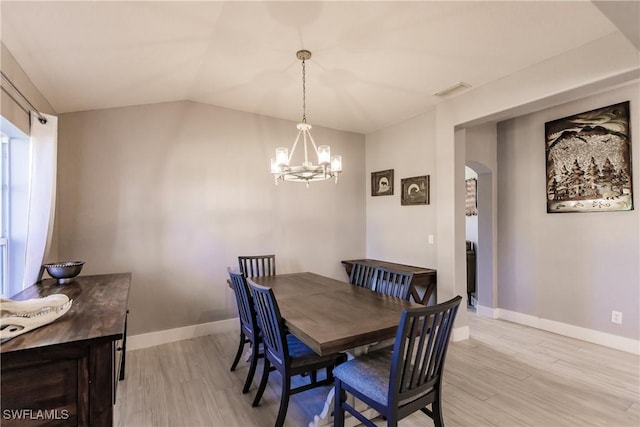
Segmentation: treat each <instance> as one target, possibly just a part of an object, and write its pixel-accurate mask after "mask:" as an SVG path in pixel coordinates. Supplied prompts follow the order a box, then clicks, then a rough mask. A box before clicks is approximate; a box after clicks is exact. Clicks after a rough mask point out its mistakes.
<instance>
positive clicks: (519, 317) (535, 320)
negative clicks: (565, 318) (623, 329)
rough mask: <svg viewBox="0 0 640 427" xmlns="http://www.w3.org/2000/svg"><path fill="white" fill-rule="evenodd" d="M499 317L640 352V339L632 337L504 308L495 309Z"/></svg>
mask: <svg viewBox="0 0 640 427" xmlns="http://www.w3.org/2000/svg"><path fill="white" fill-rule="evenodd" d="M495 310H496V311H497V312H498V318H499V319H503V320H508V321H509V322H514V323H519V324H521V325H525V326H531V327H533V328H537V329H542V330H544V331H549V332H553V333H556V334H559V335H564V336H567V337H571V338H576V339H579V340H582V341H587V342H590V343H593V344H598V345H602V346H605V347H609V348H613V349H616V350H621V351H624V352H627V353H633V354H640V341H638V340H634V339H632V338H626V337H620V336H617V335H613V334H608V333H606V332H600V331H595V330H593V329H587V328H583V327H580V326H575V325H569V324H567V323H561V322H556V321H555V320H549V319H543V318H541V317H535V316H531V315H529V314H523V313H517V312H515V311H509V310H505V309H502V308H498V309H495Z"/></svg>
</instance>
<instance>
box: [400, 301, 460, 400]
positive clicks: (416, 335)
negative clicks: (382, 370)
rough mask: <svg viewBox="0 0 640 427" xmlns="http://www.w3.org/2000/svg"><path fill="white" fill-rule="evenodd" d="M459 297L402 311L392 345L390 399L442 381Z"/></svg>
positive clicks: (420, 391) (407, 396) (412, 394)
mask: <svg viewBox="0 0 640 427" xmlns="http://www.w3.org/2000/svg"><path fill="white" fill-rule="evenodd" d="M461 300H462V297H460V296H457V297H455V298H453V299H451V300H449V301H447V302H444V303H442V304H438V305H435V306H430V307H420V308H409V309H405V310H404V311H403V313H402V317H401V319H400V325H399V326H398V331H397V333H396V339H395V344H394V347H393V360H392V365H391V374H390V378H389V392H388V393H389V394H388V399H389V400H388V401H389V402H400V401H403V400H406V399H410V398H411V397H412V396H417V395H419V394H420V393H423V392H425V391H428V390H429V389H431V388H432V387H434V386H435V385H436V384H437V383H439V382H440V381H441V378H442V371H443V367H444V360H445V356H446V353H447V348H448V346H449V340H450V338H451V331H452V330H453V322H454V320H455V317H456V314H457V312H458V307H459V305H460V301H461Z"/></svg>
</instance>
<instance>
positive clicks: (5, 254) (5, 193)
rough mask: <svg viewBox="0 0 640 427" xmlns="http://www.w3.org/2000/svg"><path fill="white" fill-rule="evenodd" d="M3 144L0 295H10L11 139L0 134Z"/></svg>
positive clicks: (0, 170) (0, 165)
mask: <svg viewBox="0 0 640 427" xmlns="http://www.w3.org/2000/svg"><path fill="white" fill-rule="evenodd" d="M0 142H1V143H2V151H1V154H0V155H2V159H1V160H0V175H1V176H0V180H1V183H2V196H0V281H1V282H0V294H1V295H2V296H5V295H8V293H9V289H8V284H9V248H8V243H9V137H8V136H7V135H5V134H4V133H1V134H0Z"/></svg>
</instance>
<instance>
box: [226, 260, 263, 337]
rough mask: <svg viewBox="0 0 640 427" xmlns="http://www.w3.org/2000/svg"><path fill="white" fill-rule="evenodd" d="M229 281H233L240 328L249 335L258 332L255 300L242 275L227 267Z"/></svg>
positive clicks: (232, 285) (232, 286)
mask: <svg viewBox="0 0 640 427" xmlns="http://www.w3.org/2000/svg"><path fill="white" fill-rule="evenodd" d="M227 272H228V273H229V279H230V280H231V288H232V289H233V293H234V295H235V296H236V303H237V305H238V316H239V317H240V326H241V327H242V329H244V330H245V332H247V333H248V334H251V333H253V331H254V330H256V331H257V323H256V319H257V318H256V311H255V308H254V305H253V298H252V297H251V294H250V293H249V287H248V286H247V282H246V280H245V278H244V276H243V275H242V273H236V272H234V271H232V270H231V268H230V267H227Z"/></svg>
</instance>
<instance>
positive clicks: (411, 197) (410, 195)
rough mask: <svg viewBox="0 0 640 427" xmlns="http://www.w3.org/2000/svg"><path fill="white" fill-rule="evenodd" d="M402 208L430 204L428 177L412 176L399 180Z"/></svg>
mask: <svg viewBox="0 0 640 427" xmlns="http://www.w3.org/2000/svg"><path fill="white" fill-rule="evenodd" d="M401 187H402V197H401V198H400V203H401V205H402V206H411V205H428V204H429V203H430V200H429V199H430V194H429V175H423V176H414V177H411V178H403V179H402V180H401Z"/></svg>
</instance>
